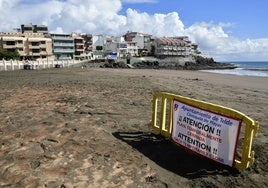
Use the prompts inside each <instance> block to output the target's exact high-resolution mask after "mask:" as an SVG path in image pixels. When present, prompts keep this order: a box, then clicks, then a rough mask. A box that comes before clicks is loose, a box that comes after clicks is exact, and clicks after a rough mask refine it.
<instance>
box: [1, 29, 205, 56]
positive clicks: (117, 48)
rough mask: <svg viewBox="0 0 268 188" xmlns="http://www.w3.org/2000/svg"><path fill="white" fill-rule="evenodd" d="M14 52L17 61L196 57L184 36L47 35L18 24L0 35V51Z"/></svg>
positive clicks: (46, 30) (195, 48) (195, 47)
mask: <svg viewBox="0 0 268 188" xmlns="http://www.w3.org/2000/svg"><path fill="white" fill-rule="evenodd" d="M1 49H5V50H8V51H13V52H15V51H17V52H18V53H19V54H20V56H21V59H44V58H46V59H55V60H65V59H102V60H104V59H107V58H111V57H112V58H129V57H134V56H135V57H136V56H155V57H158V58H166V57H188V56H190V55H194V54H200V52H199V51H198V45H197V44H194V43H192V42H191V41H190V40H189V37H188V36H180V37H155V36H152V35H149V34H144V33H140V32H132V31H128V32H127V33H126V34H124V35H123V36H119V37H108V36H104V35H92V34H80V33H71V34H59V33H49V32H48V28H47V27H46V26H44V25H32V24H24V25H21V28H20V29H17V31H16V32H5V33H4V32H2V33H0V50H1Z"/></svg>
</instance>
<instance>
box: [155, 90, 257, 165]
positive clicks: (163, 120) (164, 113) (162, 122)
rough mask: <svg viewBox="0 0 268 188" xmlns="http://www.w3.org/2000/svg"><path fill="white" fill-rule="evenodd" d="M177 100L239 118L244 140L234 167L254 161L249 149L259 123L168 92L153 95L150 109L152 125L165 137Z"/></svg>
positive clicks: (233, 112)
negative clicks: (239, 156)
mask: <svg viewBox="0 0 268 188" xmlns="http://www.w3.org/2000/svg"><path fill="white" fill-rule="evenodd" d="M174 100H178V101H181V102H183V103H185V104H188V105H192V106H195V107H198V108H200V109H204V110H209V111H210V112H215V113H217V114H222V115H225V116H229V117H232V118H236V119H239V120H241V122H242V124H243V125H245V132H244V141H243V145H242V155H241V159H240V160H239V159H235V161H234V167H235V168H237V169H240V170H243V169H246V168H248V167H249V166H251V165H252V164H253V162H254V151H251V147H252V140H253V136H256V135H257V132H258V129H259V123H258V122H257V121H254V120H253V119H251V118H250V117H248V116H246V115H245V114H243V113H241V112H239V111H236V110H234V109H231V108H227V107H224V106H220V105H216V104H212V103H208V102H204V101H200V100H195V99H191V98H188V97H183V96H179V95H174V94H170V93H165V92H161V93H157V94H155V95H154V96H153V109H152V112H153V113H152V122H151V123H152V126H153V128H154V129H155V130H156V131H157V133H158V134H161V135H163V136H165V137H167V138H170V137H171V134H172V126H173V125H172V109H173V106H172V105H173V101H174Z"/></svg>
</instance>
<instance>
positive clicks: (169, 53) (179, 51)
mask: <svg viewBox="0 0 268 188" xmlns="http://www.w3.org/2000/svg"><path fill="white" fill-rule="evenodd" d="M154 48H155V52H154V55H155V56H157V57H175V56H183V57H186V56H189V55H190V54H193V53H197V52H198V50H197V48H198V45H196V44H193V43H191V41H190V40H189V38H188V37H187V36H183V37H158V38H156V39H155V42H154Z"/></svg>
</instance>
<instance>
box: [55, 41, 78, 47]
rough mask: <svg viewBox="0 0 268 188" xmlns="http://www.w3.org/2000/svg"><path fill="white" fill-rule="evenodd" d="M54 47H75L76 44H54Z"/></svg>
mask: <svg viewBox="0 0 268 188" xmlns="http://www.w3.org/2000/svg"><path fill="white" fill-rule="evenodd" d="M53 46H55V47H56V46H60V47H73V46H74V43H58V42H56V43H53Z"/></svg>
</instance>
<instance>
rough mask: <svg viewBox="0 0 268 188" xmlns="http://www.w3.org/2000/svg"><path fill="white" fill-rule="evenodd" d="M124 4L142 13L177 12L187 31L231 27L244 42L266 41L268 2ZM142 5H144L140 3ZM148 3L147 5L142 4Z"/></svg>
mask: <svg viewBox="0 0 268 188" xmlns="http://www.w3.org/2000/svg"><path fill="white" fill-rule="evenodd" d="M129 2H131V1H129ZM132 2H133V3H124V4H123V5H124V7H123V9H122V11H121V12H122V13H124V12H125V11H126V9H127V8H132V9H136V10H138V11H139V12H147V13H150V14H155V13H165V14H166V13H169V12H178V14H179V16H180V19H181V20H182V21H183V23H184V24H185V26H186V27H189V26H191V25H192V24H194V23H196V22H212V23H221V22H222V23H230V24H232V27H231V28H228V29H227V31H228V33H230V34H232V35H234V36H237V37H239V38H241V39H246V38H267V37H268V20H267V17H268V15H267V12H268V10H267V7H268V0H224V1H223V0H221V1H220V0H201V1H200V0H155V1H149V3H134V2H136V1H135V0H133V1H132ZM140 2H142V1H140ZM143 2H146V1H143Z"/></svg>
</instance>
